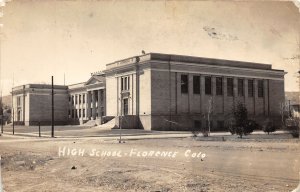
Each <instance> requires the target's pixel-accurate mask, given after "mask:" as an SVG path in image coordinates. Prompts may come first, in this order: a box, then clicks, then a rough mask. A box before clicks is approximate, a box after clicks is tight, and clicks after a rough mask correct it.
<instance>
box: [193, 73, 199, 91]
mask: <svg viewBox="0 0 300 192" xmlns="http://www.w3.org/2000/svg"><path fill="white" fill-rule="evenodd" d="M200 81H201V77H200V75H193V94H201V82H200Z"/></svg>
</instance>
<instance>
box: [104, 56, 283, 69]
mask: <svg viewBox="0 0 300 192" xmlns="http://www.w3.org/2000/svg"><path fill="white" fill-rule="evenodd" d="M151 60H156V61H173V62H182V63H196V64H197V63H198V64H209V65H216V66H228V67H239V68H250V69H263V70H274V69H272V65H271V64H265V63H255V62H246V61H237V60H226V59H214V58H205V57H196V56H187V55H175V54H164V53H147V54H145V55H138V56H133V57H129V58H126V59H122V60H118V61H115V62H112V63H108V64H106V67H107V68H113V67H115V66H113V65H114V64H116V66H119V65H124V64H125V65H126V64H132V63H134V62H138V61H151ZM275 71H283V70H275Z"/></svg>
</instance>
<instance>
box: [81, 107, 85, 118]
mask: <svg viewBox="0 0 300 192" xmlns="http://www.w3.org/2000/svg"><path fill="white" fill-rule="evenodd" d="M82 117H85V109H82Z"/></svg>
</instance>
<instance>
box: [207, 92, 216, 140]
mask: <svg viewBox="0 0 300 192" xmlns="http://www.w3.org/2000/svg"><path fill="white" fill-rule="evenodd" d="M213 105H214V100H213V97H210V99H209V100H208V105H207V122H208V134H207V136H209V135H210V130H211V124H210V121H211V115H212V112H213Z"/></svg>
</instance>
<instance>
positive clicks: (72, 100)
mask: <svg viewBox="0 0 300 192" xmlns="http://www.w3.org/2000/svg"><path fill="white" fill-rule="evenodd" d="M73 104H74V95H72V105H73Z"/></svg>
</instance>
